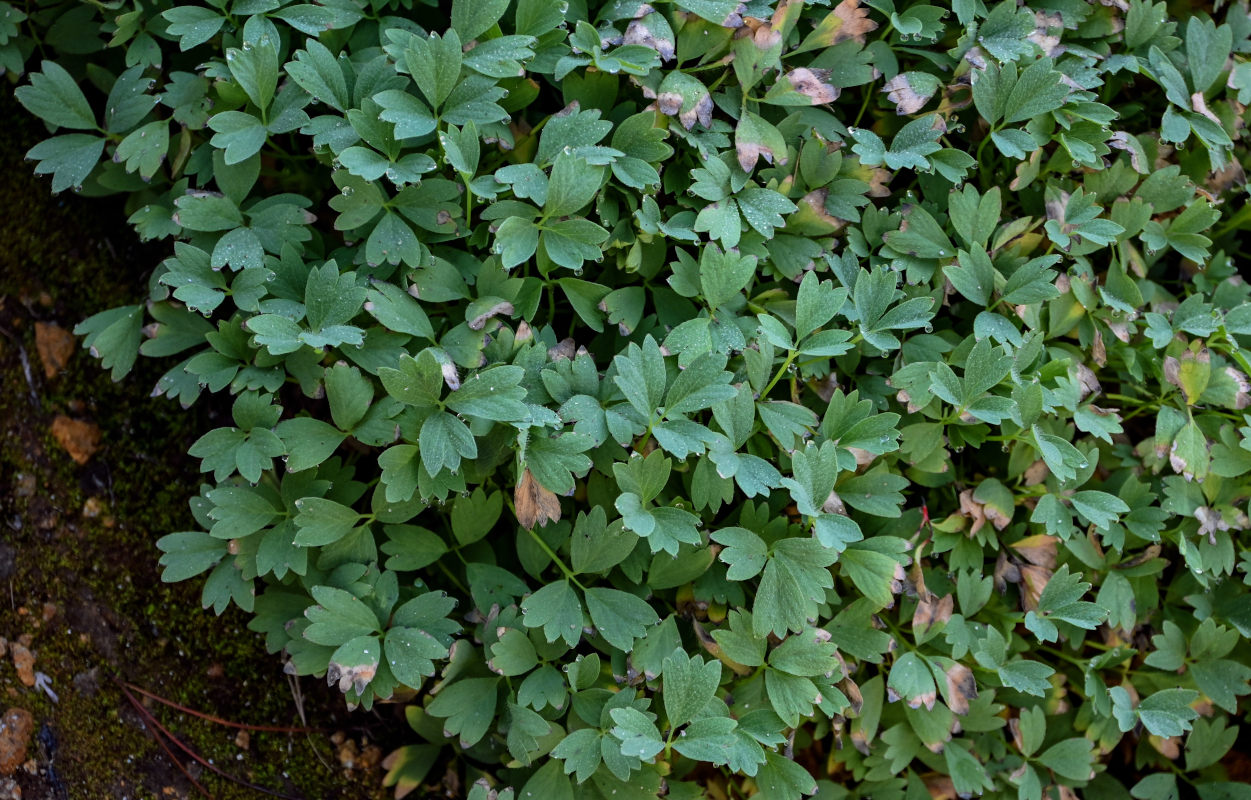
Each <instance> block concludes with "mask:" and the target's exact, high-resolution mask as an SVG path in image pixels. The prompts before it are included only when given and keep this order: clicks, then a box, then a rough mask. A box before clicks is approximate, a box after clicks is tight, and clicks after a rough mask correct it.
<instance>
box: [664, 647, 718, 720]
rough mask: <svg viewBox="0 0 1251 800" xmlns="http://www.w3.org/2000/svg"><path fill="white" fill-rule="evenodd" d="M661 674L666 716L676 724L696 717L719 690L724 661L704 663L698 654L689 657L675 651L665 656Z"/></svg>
mask: <svg viewBox="0 0 1251 800" xmlns="http://www.w3.org/2000/svg"><path fill="white" fill-rule="evenodd" d="M661 675H662V676H663V678H664V691H663V692H662V693H661V695H662V697H663V699H664V701H665V716H666V717H667V718H668V719H669V725H670V726H671V727H673V728H677V727H678V726H680V725H685V724H686V723H688V722H690V721H691V720H692V719H694V718H695V715H696V714H698V713H699V712H700V710H702V709H703V707H704V706H706V705H708V701H709V700H711V699H712V698H713V695H715V694H716V692H717V685H718V684H719V683H720V682H721V662H719V661H709V662H707V663H704V659H703V658H701V657H699V656H691V657H689V658H688V657H687V656H686V654H685V653H681V652H675V653H673V654H671V655H670V656H668V657H667V658H666V659H665V663H664V668H663V670H662V672H661Z"/></svg>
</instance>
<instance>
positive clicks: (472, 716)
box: [426, 678, 499, 748]
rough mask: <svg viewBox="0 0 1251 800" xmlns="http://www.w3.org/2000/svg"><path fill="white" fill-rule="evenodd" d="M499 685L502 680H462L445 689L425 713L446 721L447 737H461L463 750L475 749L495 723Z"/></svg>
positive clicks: (445, 732)
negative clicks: (473, 747) (474, 746)
mask: <svg viewBox="0 0 1251 800" xmlns="http://www.w3.org/2000/svg"><path fill="white" fill-rule="evenodd" d="M498 684H499V678H462V679H461V680H459V681H456V682H455V683H453V684H452V685H451V686H445V687H443V689H442V690H441V691H440V692H439V694H438V696H437V697H435V698H434V702H432V703H431V704H430V705H429V706H428V707H427V708H426V710H427V711H428V712H429V713H430V714H431V715H433V716H436V717H442V718H444V720H445V721H444V723H443V734H444V736H447V737H448V738H451V737H453V736H458V737H459V740H460V746H461V747H465V748H468V747H472V746H473V745H475V744H477V743H478V742H479V741H481V740H482V737H483V736H486V733H487V731H488V730H489V729H490V727H491V723H492V722H494V720H495V704H496V702H498V692H497V691H496V687H497V686H498Z"/></svg>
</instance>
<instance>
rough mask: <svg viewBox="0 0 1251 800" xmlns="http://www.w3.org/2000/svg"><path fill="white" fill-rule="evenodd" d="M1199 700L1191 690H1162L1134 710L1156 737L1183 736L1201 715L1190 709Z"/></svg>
mask: <svg viewBox="0 0 1251 800" xmlns="http://www.w3.org/2000/svg"><path fill="white" fill-rule="evenodd" d="M1197 699H1199V693H1198V692H1196V691H1193V690H1191V689H1161V690H1160V691H1158V692H1153V693H1151V694H1150V695H1149V696H1147V697H1146V698H1144V699H1143V701H1142V702H1141V703H1139V704H1138V708H1136V709H1134V711H1135V713H1136V714H1137V715H1138V719H1139V720H1141V721H1142V726H1143V727H1144V728H1146V729H1147V730H1148V731H1149V732H1150V733H1153V734H1155V735H1156V736H1181V735H1182V734H1183V733H1185V732H1186V731H1188V730H1190V724H1191V722H1192V721H1193V720H1195V719H1197V718H1198V716H1199V713H1198V712H1197V711H1195V710H1194V709H1193V708H1191V707H1190V705H1191V703H1193V702H1195V700H1197Z"/></svg>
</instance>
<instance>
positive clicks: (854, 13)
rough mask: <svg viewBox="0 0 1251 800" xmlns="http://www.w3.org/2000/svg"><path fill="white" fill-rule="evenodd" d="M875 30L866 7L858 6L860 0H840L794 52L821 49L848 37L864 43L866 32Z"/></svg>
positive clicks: (875, 24)
mask: <svg viewBox="0 0 1251 800" xmlns="http://www.w3.org/2000/svg"><path fill="white" fill-rule="evenodd" d="M875 30H877V23H876V22H874V21H873V20H871V19H869V11H868V9H865V8H861V7H860V0H842V2H841V3H839V4H838V5H837V6H835V7H834V10H833V11H831V12H830V13H829V14H827V15H826V17H825V19H823V20H821V21H820V22H819V23H817V27H816V28H815V29H813V31H812V33H810V34H808V36H807V38H805V39H804V41H803V43H802V44H800V45H799V47H797V48H795V50H794V52H796V53H805V52H807V51H809V50H821V49H824V48H826V47H830V46H832V45H836V44H838V43H839V42H846V41H848V40H850V39H854V40H855V41H857V42H859V43H860V44H864V42H865V37H866V36H867V34H869V33H870V32H872V31H875Z"/></svg>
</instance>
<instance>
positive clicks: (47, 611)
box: [40, 603, 56, 622]
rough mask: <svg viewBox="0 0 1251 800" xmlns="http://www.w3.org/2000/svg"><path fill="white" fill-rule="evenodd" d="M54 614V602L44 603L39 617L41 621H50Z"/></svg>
mask: <svg viewBox="0 0 1251 800" xmlns="http://www.w3.org/2000/svg"><path fill="white" fill-rule="evenodd" d="M55 616H56V603H44V604H43V612H42V613H41V614H40V617H41V618H42V619H43V621H44V622H51V621H52V618H53V617H55Z"/></svg>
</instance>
